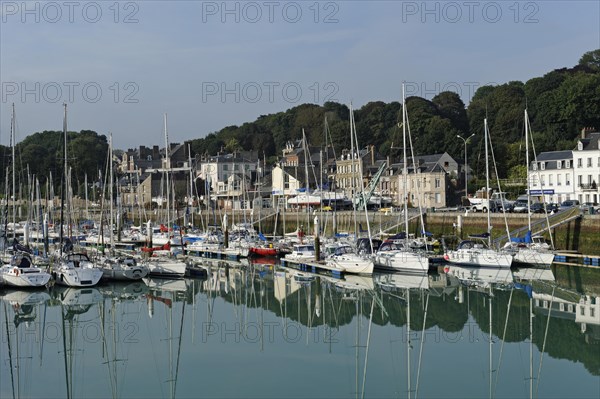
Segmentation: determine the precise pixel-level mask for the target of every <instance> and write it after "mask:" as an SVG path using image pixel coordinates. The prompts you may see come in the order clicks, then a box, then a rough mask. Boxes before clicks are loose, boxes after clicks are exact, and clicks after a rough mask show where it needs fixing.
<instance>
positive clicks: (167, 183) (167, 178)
mask: <svg viewBox="0 0 600 399" xmlns="http://www.w3.org/2000/svg"><path fill="white" fill-rule="evenodd" d="M164 123H165V171H166V172H165V187H166V189H165V191H166V194H167V234H168V229H169V227H170V220H171V217H170V216H171V193H170V185H169V169H170V168H171V162H170V158H169V132H168V131H167V114H166V113H165V116H164Z"/></svg>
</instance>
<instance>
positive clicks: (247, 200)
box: [116, 128, 600, 209]
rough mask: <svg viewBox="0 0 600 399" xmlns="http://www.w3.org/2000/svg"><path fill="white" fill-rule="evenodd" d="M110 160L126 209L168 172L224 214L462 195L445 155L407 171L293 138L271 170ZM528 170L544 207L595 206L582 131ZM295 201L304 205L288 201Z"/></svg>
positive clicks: (596, 168) (426, 202) (154, 153)
mask: <svg viewBox="0 0 600 399" xmlns="http://www.w3.org/2000/svg"><path fill="white" fill-rule="evenodd" d="M116 161H117V162H118V164H119V171H120V172H121V176H122V178H121V180H120V181H119V186H120V189H119V191H120V193H121V201H122V202H123V203H124V204H127V205H142V204H143V205H146V206H147V205H149V204H150V203H152V202H155V203H161V202H162V201H163V200H164V198H165V194H164V193H165V192H166V189H165V188H166V177H165V176H166V173H165V172H167V171H168V172H169V179H170V182H171V183H169V185H170V186H171V187H172V190H173V188H175V189H174V190H173V191H175V192H176V193H177V198H179V199H180V200H182V199H183V200H185V201H187V202H188V203H190V204H198V203H202V204H204V205H205V206H208V205H211V206H218V207H221V208H224V209H248V208H252V207H257V206H263V207H273V206H275V204H276V203H280V204H283V205H285V206H309V205H311V201H312V200H311V199H310V198H311V197H310V195H311V194H314V193H315V191H319V192H320V194H318V195H319V196H320V198H322V199H323V198H328V199H329V200H331V201H337V200H346V201H347V202H348V201H349V200H351V199H352V198H354V197H355V196H356V195H357V194H358V193H359V192H360V191H361V190H363V188H369V187H372V192H373V198H375V199H377V201H378V202H377V201H375V202H376V203H377V204H378V205H380V206H399V205H402V204H403V203H404V200H405V199H406V200H407V201H408V202H409V204H411V205H414V206H416V205H417V204H420V205H421V206H423V207H425V208H440V207H447V206H453V205H457V204H460V200H461V196H463V195H464V190H461V188H463V187H464V180H463V179H464V177H465V165H464V164H460V163H458V162H457V161H456V160H455V159H453V158H452V157H451V156H450V155H449V154H447V153H445V152H444V153H439V154H432V155H422V156H416V157H415V158H414V159H409V160H407V163H406V165H405V164H404V160H403V159H402V158H400V159H398V158H394V157H389V156H388V157H382V156H380V155H379V154H377V151H376V150H375V148H374V146H372V145H370V146H367V147H365V148H362V149H360V150H356V151H354V152H352V151H349V150H344V151H342V153H341V154H336V153H335V152H334V150H333V149H332V148H331V147H327V148H319V147H311V146H307V145H306V144H304V145H303V143H302V141H301V140H298V141H296V142H289V143H287V144H286V146H285V148H284V149H283V151H282V154H281V156H280V157H279V159H278V162H276V164H275V165H266V162H265V160H264V159H260V158H259V154H258V153H257V152H250V151H240V152H235V153H224V152H220V153H218V154H216V155H204V156H192V154H190V146H189V143H183V144H177V143H175V144H171V145H170V146H169V151H168V154H166V153H165V150H164V149H159V148H158V146H154V147H152V148H147V147H144V146H140V147H139V148H138V149H135V150H133V149H130V150H128V151H126V152H124V153H123V155H122V157H121V158H120V159H118V160H116ZM529 168H530V174H529V175H530V181H529V187H530V190H531V192H532V193H535V192H536V191H537V192H539V193H540V194H542V193H543V194H544V197H545V200H546V201H547V202H562V201H564V200H569V199H578V200H579V201H580V202H582V203H583V202H598V201H599V199H600V198H599V197H600V191H599V190H598V186H597V183H598V182H600V133H598V132H594V130H593V129H590V128H586V129H584V130H583V131H582V136H581V138H580V139H579V141H578V143H577V147H576V148H575V149H573V150H572V151H553V152H544V153H542V154H539V155H538V156H537V157H536V160H535V161H533V162H531V164H530V166H529ZM405 169H406V170H407V176H406V177H407V178H406V179H405V178H404V170H405ZM469 173H470V170H468V169H467V179H469ZM375 177H377V178H378V179H377V182H376V184H373V183H374V182H373V180H374V178H375ZM299 195H304V196H306V201H298V200H296V202H294V201H290V199H292V198H294V197H296V198H299V197H298V196H299Z"/></svg>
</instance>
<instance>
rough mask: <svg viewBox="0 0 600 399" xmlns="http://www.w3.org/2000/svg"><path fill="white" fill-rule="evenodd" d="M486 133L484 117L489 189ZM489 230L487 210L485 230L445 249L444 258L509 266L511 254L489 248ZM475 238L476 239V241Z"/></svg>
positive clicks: (487, 175) (469, 263)
mask: <svg viewBox="0 0 600 399" xmlns="http://www.w3.org/2000/svg"><path fill="white" fill-rule="evenodd" d="M488 135H489V130H488V125H487V118H486V119H484V142H485V178H486V187H488V190H489V187H490V171H489V160H488ZM491 230H492V226H491V220H490V212H487V232H486V233H484V234H482V235H479V236H475V235H473V236H470V239H469V240H464V241H462V242H461V243H460V244H459V245H458V247H457V248H456V250H454V251H447V252H446V254H445V255H444V259H445V260H446V261H448V262H450V263H453V264H455V265H462V266H474V267H492V268H510V266H511V265H512V261H513V255H512V254H511V253H510V252H507V251H497V250H494V249H492V248H491V245H490V244H491ZM475 240H478V242H476V241H475Z"/></svg>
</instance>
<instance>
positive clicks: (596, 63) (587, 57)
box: [579, 49, 600, 71]
mask: <svg viewBox="0 0 600 399" xmlns="http://www.w3.org/2000/svg"><path fill="white" fill-rule="evenodd" d="M579 65H583V66H586V67H588V68H590V69H592V70H595V71H600V49H598V50H593V51H588V52H587V53H585V54H584V55H582V56H581V58H580V59H579Z"/></svg>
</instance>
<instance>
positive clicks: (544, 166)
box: [540, 162, 546, 170]
mask: <svg viewBox="0 0 600 399" xmlns="http://www.w3.org/2000/svg"><path fill="white" fill-rule="evenodd" d="M540 169H541V170H546V162H540Z"/></svg>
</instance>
